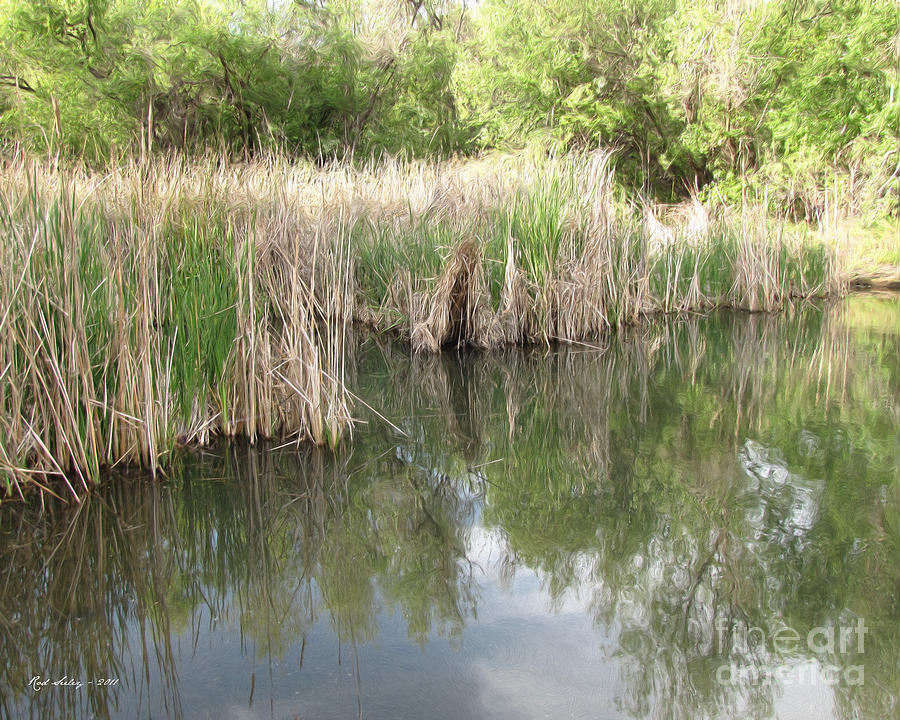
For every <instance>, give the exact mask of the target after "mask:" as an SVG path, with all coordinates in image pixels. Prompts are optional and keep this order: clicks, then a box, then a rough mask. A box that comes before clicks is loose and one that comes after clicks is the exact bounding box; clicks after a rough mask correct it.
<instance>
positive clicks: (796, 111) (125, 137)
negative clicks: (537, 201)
mask: <svg viewBox="0 0 900 720" xmlns="http://www.w3.org/2000/svg"><path fill="white" fill-rule="evenodd" d="M898 27H900V6H898V5H897V3H896V2H895V1H894V0H768V1H766V2H763V1H762V0H720V1H719V2H716V3H712V4H710V3H708V2H705V1H703V2H701V0H587V1H582V0H547V1H544V0H542V1H540V2H539V1H538V0H483V2H480V3H477V4H470V3H466V2H464V3H458V2H450V0H294V1H293V2H267V1H266V0H242V1H238V0H183V1H179V2H176V1H175V0H146V1H144V2H138V1H137V0H33V1H31V0H28V1H26V0H0V134H2V137H3V138H5V139H6V140H7V141H20V142H25V143H26V144H28V145H30V146H31V147H32V148H34V149H37V150H41V151H45V150H48V151H50V152H51V153H55V152H59V151H62V152H63V153H66V154H70V155H74V156H79V157H82V158H85V159H87V160H89V161H101V160H104V159H106V158H108V157H110V156H114V155H117V154H121V153H122V152H134V151H135V148H141V149H142V151H151V150H154V149H156V150H160V149H163V150H165V149H174V150H179V151H197V150H204V149H208V148H215V149H217V150H220V151H223V152H224V153H226V154H229V155H242V154H243V155H248V154H253V153H255V152H257V151H258V150H260V149H262V148H269V147H277V148H279V149H282V150H284V151H287V152H292V153H293V152H299V153H304V154H313V155H318V156H325V157H330V156H335V155H337V156H344V155H346V154H348V153H353V154H355V155H356V156H363V157H369V156H371V155H373V154H379V153H382V152H390V153H407V154H414V155H427V154H435V153H437V154H448V153H455V152H470V151H473V150H483V149H491V148H514V147H521V146H523V145H528V144H537V145H540V146H542V147H545V148H546V147H548V146H554V147H557V148H560V149H571V148H578V147H586V146H587V147H594V146H597V145H608V146H613V147H615V148H617V150H618V158H619V159H618V166H619V173H620V176H621V177H622V178H623V179H625V180H626V181H628V182H629V183H630V184H632V185H635V186H637V187H642V188H644V189H649V190H653V191H655V192H657V193H662V194H668V195H671V194H678V193H683V192H685V191H686V190H687V189H688V188H702V187H703V186H705V185H708V184H710V183H716V187H718V188H719V190H720V191H722V192H724V193H726V194H727V193H736V192H737V193H739V192H740V191H741V187H745V186H746V184H747V183H748V182H753V181H754V180H755V181H758V182H765V183H768V184H770V185H774V186H777V187H780V188H782V189H783V198H782V199H783V200H784V201H785V202H787V203H789V204H790V203H792V202H794V203H796V202H807V203H808V202H809V198H810V195H809V193H808V192H807V193H806V194H805V195H804V194H803V193H802V192H800V191H799V190H797V189H798V188H801V187H821V186H822V185H823V183H825V182H826V181H827V178H828V177H830V176H833V174H834V172H835V170H836V169H837V170H838V171H840V172H844V173H846V174H847V177H849V178H851V185H852V183H857V184H858V183H859V182H868V183H869V185H870V186H871V189H872V191H873V193H872V194H873V196H875V197H880V198H882V199H883V200H885V201H886V202H887V203H888V205H889V206H890V205H891V203H893V207H894V209H896V205H897V199H896V198H894V195H895V194H896V193H895V192H894V190H895V185H896V182H895V181H896V179H897V177H898V174H900V157H898V148H900V32H898ZM850 189H851V190H852V189H853V188H852V187H851V188H850ZM892 198H893V199H892ZM807 210H809V208H807Z"/></svg>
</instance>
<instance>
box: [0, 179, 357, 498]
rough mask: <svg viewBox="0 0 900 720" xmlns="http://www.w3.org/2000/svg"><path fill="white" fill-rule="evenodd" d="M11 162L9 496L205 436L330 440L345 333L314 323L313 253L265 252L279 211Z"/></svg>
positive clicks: (149, 459) (5, 383)
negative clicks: (108, 184)
mask: <svg viewBox="0 0 900 720" xmlns="http://www.w3.org/2000/svg"><path fill="white" fill-rule="evenodd" d="M17 170H18V171H19V174H18V175H16V174H15V173H9V174H7V175H6V177H5V178H4V179H5V183H4V184H3V187H2V188H0V233H2V242H0V253H2V255H0V260H2V263H3V267H4V272H3V274H2V277H3V280H2V285H0V307H2V310H0V312H2V315H0V330H2V332H0V474H2V477H3V482H4V485H5V490H6V492H7V493H10V492H19V493H21V492H22V490H23V487H24V486H27V485H29V484H33V485H36V486H38V487H42V488H45V489H47V490H51V491H53V490H54V488H55V487H59V486H60V485H59V483H61V487H63V488H64V489H65V491H66V493H68V494H71V495H73V496H78V495H79V494H81V493H82V492H84V491H87V490H88V489H90V488H91V487H92V486H93V485H95V484H96V483H97V482H98V481H99V479H100V477H101V473H102V471H103V469H104V468H105V467H108V466H111V465H115V464H117V463H120V462H129V463H138V464H141V465H143V466H146V467H148V468H149V469H150V470H151V471H153V472H155V471H156V469H157V468H158V467H159V466H160V465H161V464H162V463H164V462H165V459H166V457H167V455H168V453H169V452H170V451H171V450H172V449H173V448H174V447H175V446H176V445H177V444H179V443H184V442H192V441H199V442H205V441H207V440H208V439H209V437H210V436H211V435H212V434H227V435H235V434H240V435H246V436H249V437H250V438H251V439H255V438H256V437H260V436H262V437H282V436H297V437H305V438H308V439H310V440H312V441H313V442H315V443H317V444H326V443H327V444H334V443H336V442H337V441H338V440H339V438H340V436H341V432H342V430H343V429H344V428H345V426H346V425H347V422H348V420H349V415H348V409H347V402H346V395H345V392H344V388H343V385H342V382H341V372H342V369H341V365H340V363H341V358H342V350H341V344H342V340H343V337H342V324H341V323H328V322H324V320H325V319H326V317H327V316H328V315H329V312H330V310H329V308H328V307H327V306H324V305H323V304H322V301H321V297H324V295H323V294H322V293H321V292H320V293H318V296H317V295H316V293H315V290H314V286H313V282H312V280H311V273H310V271H309V270H308V269H305V268H304V267H303V264H304V262H305V259H306V246H305V244H304V246H303V249H302V252H301V250H300V246H299V245H297V246H296V247H294V248H293V249H292V247H291V246H290V244H288V243H287V242H279V243H274V242H273V238H274V235H275V232H277V230H278V229H279V218H278V216H277V214H271V213H270V214H269V215H267V216H265V217H261V216H259V215H256V216H254V214H252V213H244V212H240V211H237V212H235V211H234V209H233V208H226V207H224V206H223V205H219V204H217V203H218V202H219V201H220V200H222V198H221V197H218V196H216V195H209V196H208V197H206V202H205V203H200V202H197V200H198V198H190V197H186V196H182V195H180V194H179V193H178V191H177V190H175V191H173V192H172V194H171V195H169V196H166V195H165V194H164V193H163V192H162V191H161V190H162V189H161V188H160V186H159V184H157V185H153V184H151V183H149V182H147V178H144V180H143V182H141V183H137V182H136V184H134V185H133V186H132V187H130V188H128V187H127V184H124V183H123V184H120V185H119V186H118V187H115V188H114V189H113V190H112V192H111V193H110V195H108V196H98V194H97V186H93V187H90V186H87V185H86V184H85V183H86V182H91V181H92V179H87V178H77V177H67V176H64V175H61V174H60V175H52V176H50V177H46V176H42V175H39V174H38V173H37V172H36V171H35V168H24V167H23V168H17ZM144 170H145V169H144ZM144 170H141V171H138V170H137V169H136V170H135V173H137V172H143V171H144ZM151 172H152V171H151ZM119 179H126V181H127V180H132V181H136V180H137V177H127V176H126V178H119ZM48 180H49V182H47V181H48ZM157 180H158V178H157ZM98 182H102V180H101V181H98ZM123 188H127V189H128V190H130V192H129V193H128V194H126V195H124V196H120V197H118V198H117V197H116V194H117V193H118V192H120V191H122V189H123ZM148 190H152V191H155V193H154V194H153V195H149V192H148ZM148 195H149V197H148ZM123 201H124V202H123ZM263 239H265V241H263ZM295 245H296V243H295ZM301 258H302V259H301ZM317 298H318V299H317ZM51 480H53V484H51ZM57 481H58V482H57Z"/></svg>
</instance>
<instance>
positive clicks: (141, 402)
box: [0, 152, 841, 495]
mask: <svg viewBox="0 0 900 720" xmlns="http://www.w3.org/2000/svg"><path fill="white" fill-rule="evenodd" d="M610 160H611V158H610V155H609V154H608V153H603V152H594V153H589V154H579V155H570V156H565V157H550V158H546V157H544V158H534V157H532V158H529V157H526V156H497V157H493V158H490V159H481V160H469V161H451V162H443V163H431V162H401V161H386V162H382V163H380V164H378V165H371V166H363V167H354V166H350V165H347V164H334V165H329V166H324V167H320V166H316V165H313V164H311V163H308V162H289V161H288V160H286V159H284V158H282V157H278V156H268V157H261V158H259V159H257V160H255V161H253V162H251V163H243V164H223V163H219V162H218V161H217V160H216V159H209V160H207V161H191V162H188V161H186V160H184V159H181V158H169V159H163V158H159V159H156V160H154V161H152V162H149V163H135V164H133V165H130V166H119V167H115V168H111V169H110V170H109V171H107V172H105V173H89V172H87V171H84V170H82V169H73V170H60V169H58V168H56V167H53V166H47V165H39V164H33V163H31V162H29V161H27V160H22V159H18V160H15V161H12V162H8V163H7V164H6V165H5V166H3V167H2V168H0V262H2V263H3V266H4V268H5V272H4V273H3V277H2V280H0V303H2V306H0V311H2V315H0V330H2V332H0V472H2V473H3V475H4V477H5V478H6V490H7V492H10V491H19V492H21V490H22V487H23V482H24V483H26V484H28V483H33V484H35V485H40V486H47V481H48V480H49V478H50V477H51V476H52V477H59V478H63V479H64V482H65V483H67V484H68V487H67V488H66V489H67V491H68V492H70V493H71V494H73V495H77V494H78V493H79V492H82V491H84V490H85V489H87V488H89V487H90V486H91V485H92V484H94V483H95V482H97V479H98V478H99V476H100V473H101V471H102V468H103V467H105V466H108V465H111V464H115V463H117V462H138V463H141V464H144V465H146V466H148V467H149V468H151V469H155V468H156V467H157V466H158V465H159V464H160V462H162V461H163V460H164V459H165V457H166V455H167V453H168V452H170V451H171V449H172V448H173V447H175V446H176V444H178V443H179V442H206V441H207V440H208V439H209V438H210V436H211V435H214V434H227V435H246V436H248V437H249V438H251V439H255V438H257V437H277V436H297V437H305V438H308V439H310V440H312V441H313V442H316V443H319V444H330V445H334V444H336V443H337V442H338V440H339V438H340V436H341V434H342V432H343V431H344V429H345V428H346V427H347V425H348V423H349V412H348V399H347V398H348V395H347V393H346V390H345V388H344V386H343V383H342V372H343V346H344V336H345V332H346V327H347V325H348V324H349V323H351V322H357V323H363V324H367V325H370V326H372V327H375V328H376V329H379V330H391V331H394V332H396V333H398V334H400V335H401V336H403V337H405V338H407V339H408V340H409V341H410V342H411V344H412V346H413V348H414V349H416V350H422V351H435V350H437V349H439V348H441V347H444V346H446V345H454V344H455V345H472V346H478V347H496V346H498V345H503V344H513V343H531V342H538V343H550V342H557V341H561V342H578V341H580V340H583V339H586V338H590V337H593V336H596V335H598V334H600V333H603V332H605V331H606V330H608V329H610V328H615V327H620V326H622V325H625V324H628V323H633V322H636V321H638V320H640V319H641V318H643V317H647V316H649V315H653V314H656V313H679V312H692V311H698V310H704V309H707V308H710V307H714V306H722V305H728V306H732V307H737V308H745V309H747V310H753V311H759V310H773V309H775V308H778V307H780V306H781V305H783V304H784V303H786V302H788V301H790V300H791V299H793V298H802V297H807V296H810V295H819V294H827V293H833V292H836V291H840V289H841V287H840V283H839V281H838V279H837V278H838V275H837V271H836V268H835V264H834V261H833V259H832V257H831V255H830V254H829V252H828V251H827V250H826V249H825V247H824V246H823V245H822V244H821V243H816V242H813V241H812V240H811V239H810V238H809V237H805V236H803V235H802V234H800V233H798V232H794V231H793V230H791V229H790V228H788V226H786V225H783V224H782V225H774V226H773V225H772V223H771V222H770V221H769V220H768V219H767V218H766V217H765V215H764V214H763V213H762V211H759V210H755V209H754V208H752V207H745V208H743V209H741V210H740V211H738V212H732V211H729V210H728V209H727V208H723V209H719V210H718V211H717V212H716V213H713V217H712V218H711V219H710V218H709V216H708V215H707V214H706V212H705V210H704V209H703V208H702V206H699V203H696V201H695V202H694V204H693V205H692V206H691V208H689V211H688V212H686V213H685V216H686V217H687V220H686V221H684V222H682V223H681V224H680V225H675V226H673V225H672V224H671V223H669V224H666V223H665V222H663V221H661V220H658V219H657V218H656V216H655V215H654V214H653V211H652V210H651V209H649V208H648V209H646V210H641V209H639V208H637V207H636V206H634V205H633V204H631V203H629V202H628V201H627V199H626V198H625V197H624V196H622V195H621V193H619V192H618V191H617V190H615V188H614V185H613V181H612V168H611V162H610ZM701 211H703V212H701ZM701 215H702V216H703V217H702V218H701V219H702V220H703V222H699V221H697V218H700V217H701Z"/></svg>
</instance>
